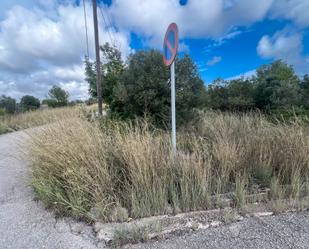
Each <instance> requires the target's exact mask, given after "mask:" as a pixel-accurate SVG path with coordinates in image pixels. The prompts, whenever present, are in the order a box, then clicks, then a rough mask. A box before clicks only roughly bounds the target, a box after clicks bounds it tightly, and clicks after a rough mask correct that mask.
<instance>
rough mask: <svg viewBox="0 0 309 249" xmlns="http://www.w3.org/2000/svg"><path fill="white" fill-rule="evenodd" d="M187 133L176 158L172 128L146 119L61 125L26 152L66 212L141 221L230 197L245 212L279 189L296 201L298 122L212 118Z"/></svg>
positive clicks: (301, 159) (306, 161) (43, 186)
mask: <svg viewBox="0 0 309 249" xmlns="http://www.w3.org/2000/svg"><path fill="white" fill-rule="evenodd" d="M190 127H191V129H190V130H185V131H182V132H179V133H178V141H179V143H178V153H177V156H176V157H175V158H174V157H173V155H172V152H171V144H170V134H169V132H165V131H164V130H158V129H156V128H154V127H152V126H151V125H150V124H149V123H148V122H146V121H140V122H137V123H136V124H134V125H133V124H130V123H129V124H128V123H123V122H115V121H110V120H108V119H107V120H104V121H103V123H98V122H94V123H91V122H88V121H87V120H84V119H74V120H66V121H65V122H63V121H59V122H57V123H55V124H53V125H50V126H48V127H45V128H44V129H43V130H42V131H41V132H40V133H38V134H37V135H35V136H34V137H33V140H32V141H30V144H29V146H28V148H29V154H28V155H29V159H30V160H32V173H33V182H32V184H33V187H34V189H35V191H36V193H37V195H38V196H39V198H40V199H41V200H43V201H44V202H45V203H46V204H47V205H48V206H50V207H53V208H54V209H55V210H56V211H57V212H58V213H59V214H67V215H72V216H74V217H78V218H86V219H90V220H92V219H100V220H103V221H114V220H115V219H117V216H115V215H114V214H115V210H126V212H128V214H129V216H130V217H132V218H137V217H144V216H150V215H158V214H164V213H170V211H171V210H172V212H174V213H178V212H180V211H183V212H186V211H190V210H201V209H208V208H211V207H213V203H212V202H211V200H212V198H211V197H212V195H216V194H221V193H227V192H235V205H236V206H241V205H243V203H244V201H245V194H246V193H253V192H255V191H256V187H257V186H258V188H265V187H269V188H271V189H273V192H274V194H273V195H272V197H271V198H277V197H276V193H278V191H276V189H278V186H288V185H293V186H294V187H293V188H292V189H287V190H286V191H284V193H285V194H286V195H285V196H295V195H294V194H293V193H296V192H297V191H296V190H297V189H299V188H301V187H300V186H303V184H304V183H305V181H306V177H308V173H309V158H308V154H309V129H308V126H306V125H304V124H302V123H301V122H300V121H297V120H296V121H294V122H289V123H279V124H276V125H275V124H273V123H271V122H269V121H267V119H265V118H264V117H263V116H261V115H257V114H229V113H220V112H219V113H215V112H207V113H200V114H199V116H198V117H197V118H196V119H195V120H192V124H190ZM141 190H142V191H141ZM302 194H304V193H303V192H302ZM306 194H307V195H308V194H309V193H306ZM282 198H284V197H282ZM126 212H122V213H126Z"/></svg>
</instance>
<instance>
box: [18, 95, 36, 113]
mask: <svg viewBox="0 0 309 249" xmlns="http://www.w3.org/2000/svg"><path fill="white" fill-rule="evenodd" d="M20 107H21V109H22V111H23V112H25V111H34V110H36V109H38V108H40V100H39V99H37V98H35V97H33V96H31V95H25V96H23V97H22V98H21V100H20Z"/></svg>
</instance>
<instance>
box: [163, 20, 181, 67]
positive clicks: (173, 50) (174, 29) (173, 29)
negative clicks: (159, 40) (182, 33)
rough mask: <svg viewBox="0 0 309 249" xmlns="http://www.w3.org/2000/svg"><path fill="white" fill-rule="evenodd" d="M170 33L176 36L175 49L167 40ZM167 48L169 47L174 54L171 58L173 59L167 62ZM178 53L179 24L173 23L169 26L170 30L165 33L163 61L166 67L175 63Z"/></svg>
mask: <svg viewBox="0 0 309 249" xmlns="http://www.w3.org/2000/svg"><path fill="white" fill-rule="evenodd" d="M170 31H172V32H174V34H175V46H174V48H173V46H172V45H171V44H170V43H169V41H168V40H167V38H168V33H169V32H170ZM165 46H167V47H168V48H169V49H170V50H171V52H172V56H171V58H170V59H169V60H167V59H166V58H165V54H164V47H165ZM177 51H178V27H177V24H176V23H171V24H170V25H169V26H168V28H167V30H166V32H165V36H164V43H163V61H164V64H165V65H166V66H170V65H171V64H172V63H173V61H174V60H175V57H176V55H177Z"/></svg>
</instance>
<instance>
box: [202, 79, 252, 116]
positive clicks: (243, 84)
mask: <svg viewBox="0 0 309 249" xmlns="http://www.w3.org/2000/svg"><path fill="white" fill-rule="evenodd" d="M207 106H208V107H210V108H212V109H219V110H222V111H248V110H251V109H253V108H254V100H253V84H252V81H251V80H250V79H245V78H239V79H235V80H230V81H226V80H222V79H220V78H219V79H217V80H215V81H214V83H213V84H211V85H209V86H208V91H207Z"/></svg>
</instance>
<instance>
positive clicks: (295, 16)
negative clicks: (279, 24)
mask: <svg viewBox="0 0 309 249" xmlns="http://www.w3.org/2000/svg"><path fill="white" fill-rule="evenodd" d="M308 9H309V1H308V0H277V1H275V3H274V5H273V7H272V16H273V17H274V18H278V17H281V18H285V19H289V20H292V21H294V22H295V23H296V24H297V25H298V26H300V27H304V28H306V27H309V15H308Z"/></svg>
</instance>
